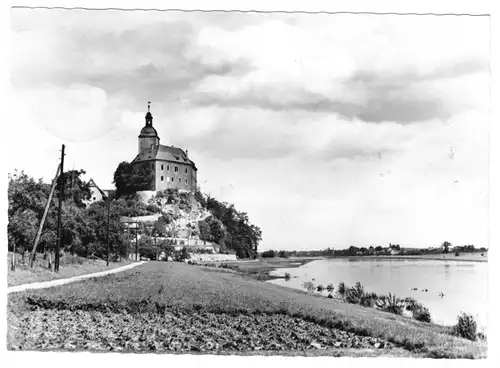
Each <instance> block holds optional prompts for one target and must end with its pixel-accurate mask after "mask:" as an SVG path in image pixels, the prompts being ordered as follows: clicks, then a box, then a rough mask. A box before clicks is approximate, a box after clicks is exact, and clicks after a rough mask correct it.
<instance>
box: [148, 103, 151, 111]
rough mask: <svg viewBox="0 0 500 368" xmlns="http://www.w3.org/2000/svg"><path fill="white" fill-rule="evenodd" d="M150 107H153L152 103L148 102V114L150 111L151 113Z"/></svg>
mask: <svg viewBox="0 0 500 368" xmlns="http://www.w3.org/2000/svg"><path fill="white" fill-rule="evenodd" d="M150 107H151V101H148V112H150V111H149V108H150Z"/></svg>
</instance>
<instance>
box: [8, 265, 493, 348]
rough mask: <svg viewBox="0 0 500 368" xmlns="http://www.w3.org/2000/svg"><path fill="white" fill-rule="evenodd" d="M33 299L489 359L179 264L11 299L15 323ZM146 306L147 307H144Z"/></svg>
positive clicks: (440, 339) (459, 341)
mask: <svg viewBox="0 0 500 368" xmlns="http://www.w3.org/2000/svg"><path fill="white" fill-rule="evenodd" d="M160 289H161V292H160ZM27 298H31V299H32V300H34V301H38V302H40V303H45V307H50V304H52V306H53V307H58V308H64V309H71V308H76V309H79V308H80V309H81V308H86V307H85V306H87V307H90V306H101V307H102V306H103V305H107V308H117V310H119V309H122V308H126V307H127V306H131V307H132V308H133V309H134V308H135V309H136V308H137V307H138V306H140V305H142V306H143V307H144V308H148V306H152V307H154V306H155V305H156V306H158V305H160V306H161V305H163V306H168V307H169V308H194V309H203V310H208V311H224V312H227V313H240V312H242V311H244V312H245V313H254V312H255V313H262V312H264V313H270V314H285V315H289V316H293V317H301V318H303V319H305V320H307V321H310V322H314V323H317V324H320V325H325V326H330V327H336V328H341V329H343V330H345V331H349V332H354V333H356V334H358V335H362V336H373V337H379V338H383V339H385V340H387V341H389V342H392V343H394V344H395V345H396V346H398V347H401V348H403V349H405V350H407V351H409V352H412V354H413V355H417V356H423V355H424V356H429V357H447V358H471V357H474V358H483V357H485V356H486V347H487V345H486V343H484V342H481V341H476V342H473V341H469V340H466V339H463V338H460V337H456V336H452V335H450V331H449V328H446V327H443V326H439V325H434V324H423V323H420V322H417V321H412V320H409V319H407V318H404V317H402V316H395V315H391V314H387V313H384V312H381V311H377V310H375V309H373V308H364V307H361V306H358V305H350V304H345V303H339V302H337V301H335V300H333V299H329V298H324V297H319V296H313V295H310V294H307V293H305V292H301V291H296V290H292V289H288V288H284V287H280V286H277V285H272V284H269V283H262V282H259V281H257V280H255V279H254V278H252V277H250V276H246V275H241V274H237V273H231V272H224V271H223V270H220V271H219V270H218V269H208V268H204V267H193V266H189V265H185V264H180V263H171V262H166V263H162V262H150V263H146V264H144V265H141V266H139V267H137V268H134V269H132V270H128V271H125V272H123V273H119V274H115V275H109V276H104V277H100V278H95V279H89V280H86V281H82V282H77V283H73V284H68V285H63V286H59V287H54V288H50V289H45V290H30V291H26V292H23V293H15V294H10V295H9V296H8V311H9V325H11V324H12V326H15V323H16V318H18V317H19V316H22V315H23V314H26V313H30V311H29V305H28V304H27ZM145 300H147V301H148V303H149V304H148V303H144V301H145ZM155 308H157V307H155ZM18 332H19V330H15V329H14V330H12V329H10V328H9V340H11V341H12V340H15V339H16V333H18ZM394 354H396V350H395V352H394Z"/></svg>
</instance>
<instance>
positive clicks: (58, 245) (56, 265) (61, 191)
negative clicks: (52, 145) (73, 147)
mask: <svg viewBox="0 0 500 368" xmlns="http://www.w3.org/2000/svg"><path fill="white" fill-rule="evenodd" d="M65 184H66V183H65V182H64V144H63V145H62V149H61V175H60V176H59V208H58V210H57V243H56V254H55V261H54V271H55V272H59V249H60V248H61V208H62V202H63V199H64V186H65Z"/></svg>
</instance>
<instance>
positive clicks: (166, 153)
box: [131, 103, 198, 192]
mask: <svg viewBox="0 0 500 368" xmlns="http://www.w3.org/2000/svg"><path fill="white" fill-rule="evenodd" d="M138 138H139V142H138V143H139V144H138V153H137V156H136V157H135V158H134V159H133V161H132V162H131V164H132V167H133V168H137V169H138V168H147V169H148V170H152V172H153V177H154V179H153V182H152V183H151V188H150V189H149V190H152V191H160V190H165V189H179V190H180V191H190V192H195V191H196V187H197V171H198V169H197V168H196V165H195V163H194V162H193V161H192V160H191V159H189V157H188V151H187V150H185V151H184V150H183V149H181V148H178V147H174V146H173V145H171V146H165V145H161V144H160V137H159V136H158V133H157V132H156V129H155V128H154V127H153V115H152V114H151V111H150V105H149V103H148V112H147V114H146V124H145V125H144V127H143V128H142V129H141V132H140V134H139V137H138Z"/></svg>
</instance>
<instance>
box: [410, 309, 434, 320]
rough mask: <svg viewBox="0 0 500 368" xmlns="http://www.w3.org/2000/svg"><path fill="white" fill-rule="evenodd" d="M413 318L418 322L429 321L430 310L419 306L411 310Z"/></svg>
mask: <svg viewBox="0 0 500 368" xmlns="http://www.w3.org/2000/svg"><path fill="white" fill-rule="evenodd" d="M413 318H414V319H415V320H417V321H420V322H426V323H430V322H431V312H429V309H427V308H426V307H424V306H420V308H418V309H416V310H414V311H413Z"/></svg>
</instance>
